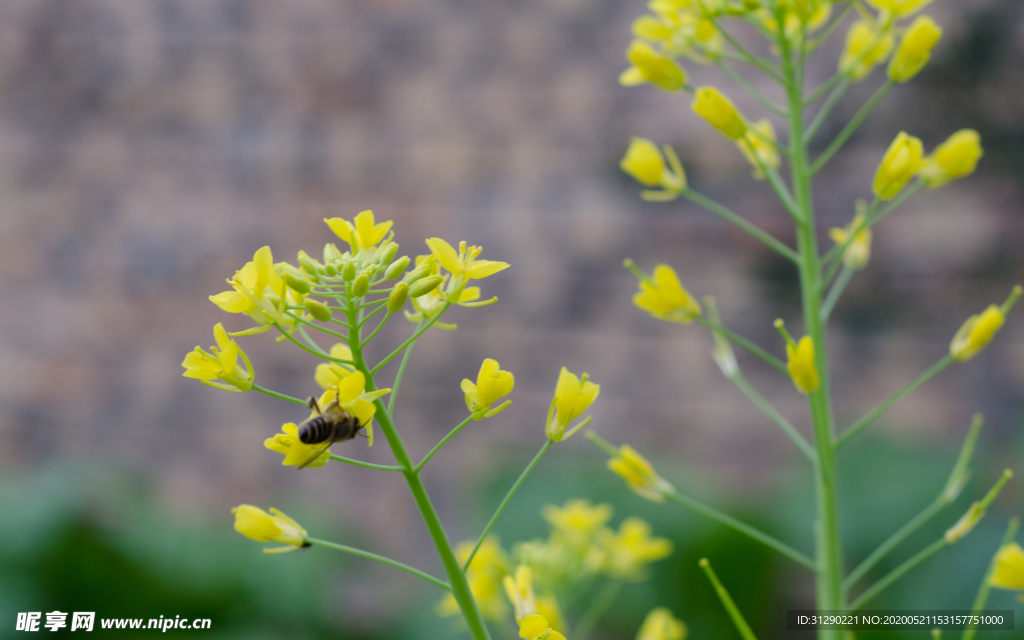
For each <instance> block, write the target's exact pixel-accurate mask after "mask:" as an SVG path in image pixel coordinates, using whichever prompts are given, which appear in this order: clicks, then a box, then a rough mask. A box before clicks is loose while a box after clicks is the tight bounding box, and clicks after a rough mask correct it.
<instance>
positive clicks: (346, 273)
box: [341, 260, 356, 282]
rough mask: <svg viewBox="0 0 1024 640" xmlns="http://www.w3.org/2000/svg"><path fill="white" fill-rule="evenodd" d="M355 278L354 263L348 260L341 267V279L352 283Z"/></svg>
mask: <svg viewBox="0 0 1024 640" xmlns="http://www.w3.org/2000/svg"><path fill="white" fill-rule="evenodd" d="M355 277H356V263H355V262H353V261H352V260H349V261H348V262H346V263H345V264H344V266H342V267H341V279H342V280H344V281H345V282H352V280H353V279H354V278H355Z"/></svg>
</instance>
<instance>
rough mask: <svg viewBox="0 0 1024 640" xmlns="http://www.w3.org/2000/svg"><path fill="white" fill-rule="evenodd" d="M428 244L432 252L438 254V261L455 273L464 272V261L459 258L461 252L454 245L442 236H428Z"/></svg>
mask: <svg viewBox="0 0 1024 640" xmlns="http://www.w3.org/2000/svg"><path fill="white" fill-rule="evenodd" d="M427 246H428V247H430V251H431V253H433V254H434V255H435V256H437V261H438V263H440V265H441V266H442V267H444V268H445V269H447V270H448V271H449V272H451V273H452V274H455V275H460V274H461V273H462V261H460V260H459V254H458V253H456V251H455V249H454V248H453V247H452V245H450V244H448V243H447V242H445V241H444V240H442V239H441V238H428V239H427Z"/></svg>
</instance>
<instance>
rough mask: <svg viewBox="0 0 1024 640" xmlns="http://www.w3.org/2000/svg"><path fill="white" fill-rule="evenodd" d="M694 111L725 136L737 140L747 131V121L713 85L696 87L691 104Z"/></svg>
mask: <svg viewBox="0 0 1024 640" xmlns="http://www.w3.org/2000/svg"><path fill="white" fill-rule="evenodd" d="M690 106H691V108H692V109H693V110H694V112H695V113H696V114H697V115H699V116H700V117H702V118H704V119H705V120H707V121H708V123H709V124H711V126H712V127H714V128H715V129H718V131H719V132H721V133H722V135H724V136H725V137H727V138H732V139H733V140H739V139H740V138H742V137H743V134H745V133H746V132H747V123H746V122H745V121H744V119H743V114H741V113H740V112H739V110H738V109H736V106H735V105H733V103H732V101H730V100H729V98H726V97H725V96H724V95H722V94H721V93H720V92H719V91H718V89H716V88H714V87H700V88H699V89H697V93H696V94H695V98H694V101H693V104H692V105H690Z"/></svg>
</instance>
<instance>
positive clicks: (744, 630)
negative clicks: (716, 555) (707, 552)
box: [697, 558, 757, 640]
mask: <svg viewBox="0 0 1024 640" xmlns="http://www.w3.org/2000/svg"><path fill="white" fill-rule="evenodd" d="M697 564H699V565H700V568H701V569H703V570H704V573H705V574H707V576H708V580H709V581H710V582H711V586H712V587H713V588H714V589H715V593H716V594H718V599H719V600H721V601H722V606H723V607H725V610H726V612H727V613H728V614H729V618H730V619H732V623H733V625H735V627H736V630H737V631H739V633H740V637H742V638H743V640H757V636H755V635H754V632H753V631H752V630H751V629H750V625H748V624H747V621H746V620H744V619H743V614H742V613H740V609H739V607H737V606H736V603H735V602H733V599H732V597H731V596H730V595H729V592H728V591H726V589H725V586H724V585H723V584H722V582H721V581H720V580H719V579H718V576H717V575H715V570H714V569H712V568H711V562H709V561H708V559H707V558H701V559H700V562H698V563H697Z"/></svg>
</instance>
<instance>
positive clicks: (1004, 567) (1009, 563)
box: [988, 542, 1024, 590]
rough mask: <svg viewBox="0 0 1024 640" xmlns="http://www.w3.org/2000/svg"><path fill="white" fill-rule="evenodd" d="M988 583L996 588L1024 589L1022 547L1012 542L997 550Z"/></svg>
mask: <svg viewBox="0 0 1024 640" xmlns="http://www.w3.org/2000/svg"><path fill="white" fill-rule="evenodd" d="M995 561H996V566H995V570H994V571H993V572H992V575H991V576H990V577H989V579H988V583H989V584H990V585H992V586H993V587H996V588H998V589H1014V590H1022V589H1024V549H1021V546H1020V545H1019V544H1017V543H1016V542H1012V543H1010V544H1008V545H1006V546H1004V547H1003V548H1001V549H1000V550H999V552H998V553H997V554H996V557H995Z"/></svg>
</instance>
